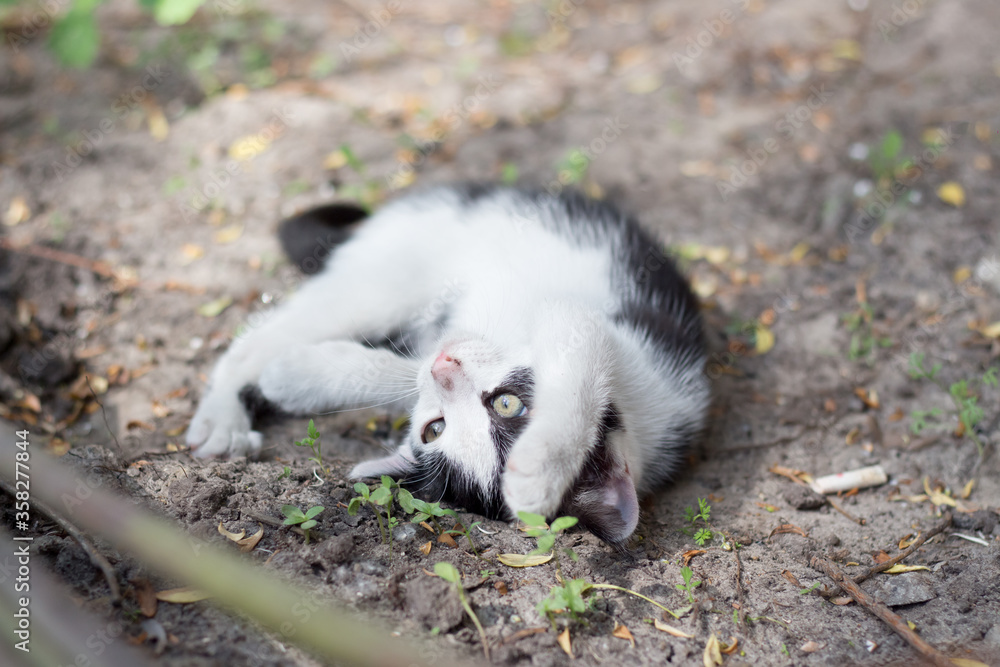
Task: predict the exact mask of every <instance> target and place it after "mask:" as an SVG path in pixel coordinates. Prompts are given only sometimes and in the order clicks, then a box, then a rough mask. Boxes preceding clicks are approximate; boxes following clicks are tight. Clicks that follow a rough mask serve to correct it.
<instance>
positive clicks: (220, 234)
mask: <svg viewBox="0 0 1000 667" xmlns="http://www.w3.org/2000/svg"><path fill="white" fill-rule="evenodd" d="M241 236H243V225H241V224H239V223H238V222H237V223H233V224H231V225H227V226H225V227H223V228H222V229H220V230H219V231H217V232H215V235H214V236H213V237H212V238H213V239H214V240H215V242H216V243H220V244H226V243H232V242H233V241H235V240H237V239H238V238H240V237H241Z"/></svg>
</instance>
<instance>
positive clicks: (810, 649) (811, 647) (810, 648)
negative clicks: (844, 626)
mask: <svg viewBox="0 0 1000 667" xmlns="http://www.w3.org/2000/svg"><path fill="white" fill-rule="evenodd" d="M824 646H826V644H820V643H819V642H814V641H812V640H810V641H807V642H806V643H805V644H803V645H802V646H800V647H799V650H800V651H802V652H803V653H815V652H816V651H818V650H820V649H821V648H823V647H824Z"/></svg>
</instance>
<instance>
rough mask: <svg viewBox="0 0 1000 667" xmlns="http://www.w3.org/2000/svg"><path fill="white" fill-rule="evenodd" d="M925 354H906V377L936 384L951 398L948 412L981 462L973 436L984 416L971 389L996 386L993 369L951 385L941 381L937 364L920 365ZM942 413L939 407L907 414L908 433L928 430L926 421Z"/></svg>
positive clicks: (978, 442) (981, 448)
mask: <svg viewBox="0 0 1000 667" xmlns="http://www.w3.org/2000/svg"><path fill="white" fill-rule="evenodd" d="M924 361H925V355H924V353H923V352H914V353H913V354H911V355H910V377H911V378H913V379H915V380H929V381H931V382H933V383H934V384H936V385H937V386H938V387H939V388H940V389H941V390H942V391H944V392H946V393H947V394H948V396H949V397H950V398H951V401H952V405H953V409H952V410H951V411H950V412H951V413H952V414H953V415H954V416H956V417H957V418H958V423H959V433H960V434H961V435H966V436H968V437H969V439H970V440H972V442H973V443H975V445H976V450H977V451H978V452H979V458H980V460H982V458H983V454H984V452H985V447H986V446H985V445H984V444H983V442H982V440H980V439H979V436H978V435H977V434H976V425H977V424H979V422H981V421H982V420H983V418H984V417H985V416H986V414H985V412H984V411H983V408H982V406H980V405H979V393H977V391H976V390H974V389H973V388H972V385H974V384H978V385H979V387H978V388H979V390H980V391H982V389H983V388H985V387H994V388H995V387H996V386H997V372H998V368H997V367H996V366H991V367H990V368H987V369H986V371H985V372H983V375H982V377H979V378H973V379H971V380H968V379H963V380H959V381H957V382H953V383H951V384H950V385H949V384H946V383H945V382H944V381H942V380H941V379H940V378H939V377H938V375H939V373H940V372H941V364H934V365H932V366H931V367H930V368H927V367H926V366H925V365H924ZM942 414H943V411H942V410H941V408H932V409H930V410H914V411H913V412H912V413H911V414H910V430H911V431H913V433H914V434H919V433H920V432H921V431H923V430H924V429H925V428H927V427H928V423H927V422H928V418H931V417H933V418H938V417H940V416H941V415H942Z"/></svg>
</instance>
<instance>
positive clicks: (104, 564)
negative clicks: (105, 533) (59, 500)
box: [0, 478, 122, 607]
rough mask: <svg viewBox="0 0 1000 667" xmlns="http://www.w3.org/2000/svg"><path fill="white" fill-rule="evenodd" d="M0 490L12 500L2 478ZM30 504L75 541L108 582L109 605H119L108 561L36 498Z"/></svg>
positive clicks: (68, 524) (76, 529)
mask: <svg viewBox="0 0 1000 667" xmlns="http://www.w3.org/2000/svg"><path fill="white" fill-rule="evenodd" d="M0 488H2V489H3V490H4V491H6V492H7V493H8V494H10V496H11V497H12V498H13V497H14V496H15V495H16V491H15V489H14V487H12V486H11V485H10V483H9V482H7V480H5V479H3V478H0ZM31 504H32V506H33V507H34V508H35V509H37V510H38V511H39V512H41V513H42V514H44V515H45V516H47V517H48V518H49V519H51V520H52V521H54V522H55V523H57V524H58V525H59V527H60V528H62V529H63V531H65V532H66V534H68V535H69V536H70V537H72V538H73V539H74V540H76V542H77V544H79V545H80V548H82V549H83V550H84V551H85V552H86V553H87V556H88V557H89V558H90V562H91V563H93V565H94V567H96V568H97V569H99V570H100V571H101V573H102V574H103V575H104V579H105V580H106V581H107V582H108V588H109V589H111V604H113V605H114V606H116V607H117V606H119V605H121V603H122V593H121V588H119V586H118V577H117V575H116V574H115V569H114V568H113V567H111V563H109V562H108V559H107V558H105V557H104V556H103V555H101V552H100V551H98V550H97V547H95V546H94V544H93V543H92V542H91V541H90V540H88V539H87V536H86V535H84V534H83V532H82V531H81V530H80V529H79V528H77V527H76V526H74V525H73V524H71V523H70V522H69V521H68V520H66V519H64V518H63V517H62V516H61V515H59V514H58V513H57V512H56V511H55V510H53V509H52V508H51V507H49V506H48V505H47V504H45V503H44V502H42V501H41V500H39V499H38V498H32V499H31Z"/></svg>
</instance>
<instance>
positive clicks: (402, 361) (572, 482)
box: [187, 185, 710, 543]
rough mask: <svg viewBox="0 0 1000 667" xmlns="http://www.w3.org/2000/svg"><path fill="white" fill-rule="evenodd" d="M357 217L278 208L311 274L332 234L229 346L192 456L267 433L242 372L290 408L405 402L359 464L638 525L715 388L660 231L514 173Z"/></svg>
mask: <svg viewBox="0 0 1000 667" xmlns="http://www.w3.org/2000/svg"><path fill="white" fill-rule="evenodd" d="M362 217H363V213H361V212H360V211H358V210H356V209H353V208H350V207H344V206H336V205H335V206H327V207H322V208H319V209H315V210H312V211H309V212H306V213H304V214H302V215H300V216H298V217H296V218H292V219H291V220H289V221H287V222H286V223H285V224H284V227H283V228H282V241H283V243H284V245H285V247H286V250H288V251H289V254H290V255H292V257H293V259H294V260H296V261H297V262H298V263H299V264H300V266H301V267H302V268H303V269H304V270H306V272H312V271H313V270H316V269H318V268H320V267H321V266H322V265H323V261H322V259H323V258H322V254H321V253H320V252H315V253H314V251H315V250H317V249H320V248H323V247H326V248H329V247H331V245H334V244H337V243H339V245H337V247H336V248H335V249H334V250H333V251H332V256H331V257H329V258H327V259H326V262H325V266H322V270H321V271H320V272H319V274H318V275H316V276H315V277H313V278H311V279H310V280H307V281H306V282H305V283H304V284H303V285H302V287H301V288H300V289H299V291H298V292H297V293H296V294H294V295H293V296H292V298H290V299H289V300H288V301H287V302H286V303H284V304H282V305H281V306H280V307H278V308H277V309H276V310H275V312H274V313H273V315H272V316H271V317H270V318H269V319H267V320H266V321H265V322H264V323H263V324H262V325H260V326H259V327H257V328H256V329H254V330H252V331H251V332H250V333H249V334H248V335H246V336H244V337H241V338H240V339H238V340H237V341H236V342H235V343H234V344H233V345H232V347H231V348H230V349H229V351H228V352H227V353H226V354H225V355H224V356H223V357H222V359H220V360H219V362H218V365H217V366H216V368H215V370H214V372H213V373H212V377H211V383H210V388H209V390H208V392H207V393H206V395H205V396H204V397H203V399H202V402H201V404H200V406H199V408H198V411H197V413H196V414H195V416H194V419H193V420H192V422H191V425H190V428H189V430H188V433H187V442H188V444H189V445H191V446H192V447H193V448H194V449H195V453H196V455H198V456H203V457H208V456H235V455H242V454H253V453H255V452H256V451H258V450H259V448H260V446H261V435H260V434H259V433H258V432H255V431H253V430H251V417H250V414H249V413H248V411H247V409H246V408H245V407H244V404H243V402H242V401H241V392H243V394H244V396H245V395H246V393H247V392H245V388H247V387H248V386H251V387H252V386H253V385H256V386H257V387H259V391H260V393H262V394H263V396H264V398H266V399H267V400H268V401H270V402H272V403H274V404H276V405H277V406H278V407H280V408H281V409H283V410H285V411H288V412H292V413H305V414H308V413H320V412H324V411H331V410H341V409H346V408H355V407H363V406H371V405H385V404H390V403H392V404H395V405H397V406H399V407H401V408H406V409H408V410H409V411H410V431H409V433H408V434H407V437H406V440H405V442H404V443H403V444H402V445H401V446H400V447H399V449H398V450H397V451H395V452H394V453H392V454H391V455H389V456H386V457H385V458H381V459H377V460H373V461H367V462H364V463H361V464H359V465H357V466H356V467H355V468H354V470H353V471H352V476H353V477H356V478H364V477H376V476H378V475H382V474H389V475H392V476H394V477H398V478H404V479H405V480H406V481H407V482H408V483H410V484H411V485H412V486H413V488H414V490H415V492H417V495H418V496H419V495H422V497H425V498H427V499H429V500H438V499H444V500H448V501H451V502H453V503H455V504H457V505H459V506H462V507H464V508H466V509H467V510H469V511H473V512H477V513H480V514H484V515H486V516H489V517H492V518H513V516H514V513H515V512H517V511H521V510H525V511H529V512H535V513H537V514H542V515H545V516H547V517H550V518H551V517H553V516H555V515H557V514H558V515H563V514H566V515H573V516H576V517H578V518H579V519H580V522H581V524H583V525H584V526H585V527H587V528H588V529H590V530H591V531H592V532H594V533H595V534H596V535H597V536H598V537H600V538H602V539H604V540H606V541H608V542H612V543H621V542H623V541H624V540H626V539H627V538H628V537H629V536H630V535H631V534H632V532H633V531H634V530H635V527H636V523H637V521H638V518H639V505H638V497H639V496H642V495H643V494H645V493H648V492H650V491H652V490H653V489H654V488H656V487H657V486H658V485H660V484H662V483H663V482H665V481H667V480H668V479H669V477H670V476H671V474H672V473H673V472H674V471H675V469H676V467H677V465H678V463H679V460H680V458H681V455H682V453H683V452H684V451H685V448H686V447H687V445H688V444H690V443H691V441H692V440H693V439H694V438H695V437H696V436H697V435H698V434H699V433H700V432H701V430H702V428H703V426H704V422H705V416H706V411H707V408H708V404H709V400H710V397H709V387H708V381H707V379H706V378H705V376H704V374H703V372H702V370H703V368H702V367H703V364H704V359H705V352H704V341H703V334H702V324H701V317H700V314H699V311H698V303H697V301H696V299H695V297H694V296H693V295H692V293H691V291H690V289H689V288H688V286H687V284H686V283H685V281H684V279H683V278H682V277H681V276H680V275H679V274H678V273H677V271H676V269H675V268H674V267H673V265H672V264H671V262H670V261H669V260H668V259H667V258H666V257H665V256H664V255H663V254H662V253H661V252H660V250H659V246H658V244H657V243H656V242H655V241H654V240H653V239H652V238H651V237H650V236H648V235H647V234H646V233H645V232H643V231H642V230H641V229H640V228H639V226H638V225H637V224H636V222H634V221H633V220H632V219H630V218H628V217H626V216H624V215H622V214H621V213H619V212H618V211H617V210H615V209H614V208H612V207H611V206H609V205H607V204H605V203H601V202H597V201H592V200H589V199H586V198H584V197H582V196H579V195H575V194H570V195H563V196H553V195H550V194H546V193H543V192H534V191H527V190H521V189H515V188H505V187H490V186H478V185H461V186H454V187H439V188H434V189H430V190H426V191H423V192H418V193H415V194H411V195H409V196H405V197H402V198H400V199H398V200H396V201H394V202H392V203H390V204H388V205H387V206H385V207H384V208H382V209H381V210H380V211H378V212H377V213H376V214H374V215H372V216H371V218H369V219H367V220H365V221H364V223H363V224H361V225H359V226H357V228H356V229H353V228H350V229H349V228H347V225H349V224H351V223H355V222H357V221H358V220H360V219H361V218H362ZM341 241H342V242H341ZM310 253H312V254H310Z"/></svg>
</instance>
